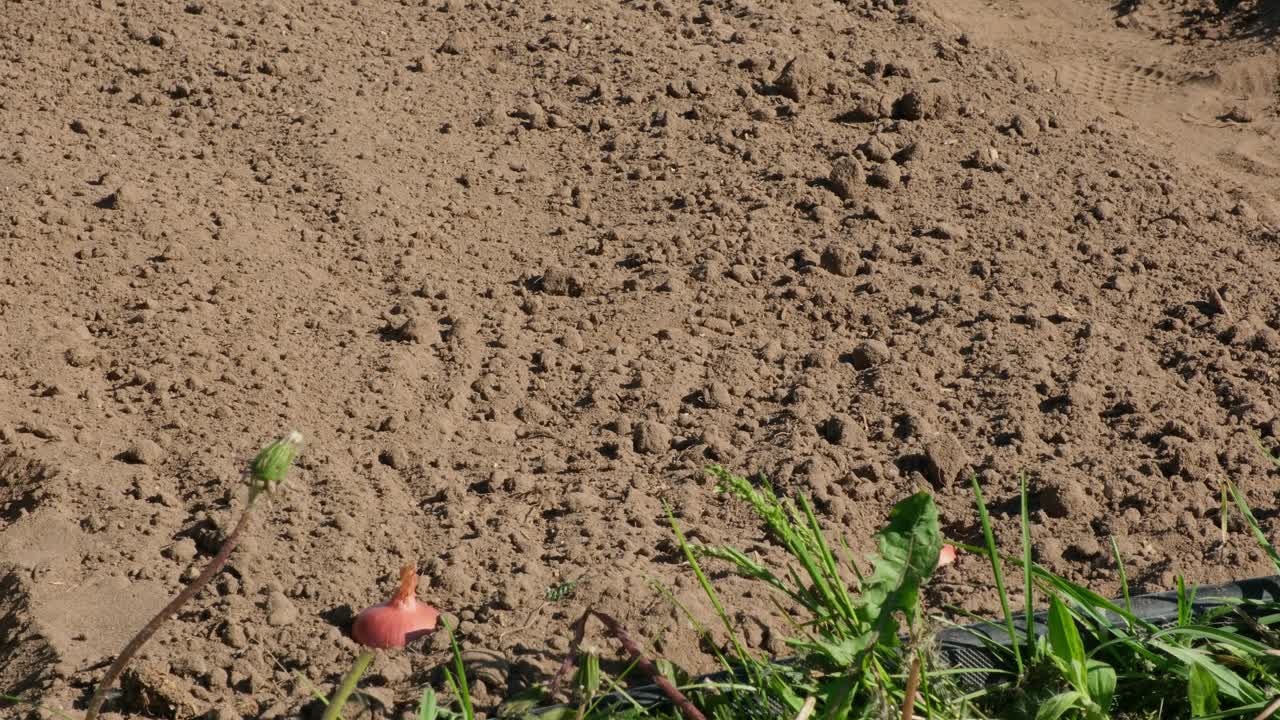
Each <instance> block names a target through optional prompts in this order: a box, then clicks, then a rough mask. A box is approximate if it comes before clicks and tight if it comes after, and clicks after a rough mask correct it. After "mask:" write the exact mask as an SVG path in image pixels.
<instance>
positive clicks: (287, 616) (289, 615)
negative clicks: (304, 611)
mask: <svg viewBox="0 0 1280 720" xmlns="http://www.w3.org/2000/svg"><path fill="white" fill-rule="evenodd" d="M297 619H298V608H297V606H295V605H294V604H293V601H292V600H290V599H289V598H288V597H286V596H285V594H284V593H282V592H280V591H278V590H276V591H273V592H272V593H271V594H270V595H268V596H267V624H268V625H271V626H273V627H281V626H284V625H289V624H292V623H293V621H294V620H297Z"/></svg>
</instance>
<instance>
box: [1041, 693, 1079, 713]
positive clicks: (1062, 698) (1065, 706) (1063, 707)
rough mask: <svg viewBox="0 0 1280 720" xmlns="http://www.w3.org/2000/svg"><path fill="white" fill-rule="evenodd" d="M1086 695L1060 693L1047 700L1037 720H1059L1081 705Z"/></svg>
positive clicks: (1042, 704)
mask: <svg viewBox="0 0 1280 720" xmlns="http://www.w3.org/2000/svg"><path fill="white" fill-rule="evenodd" d="M1083 699H1084V695H1083V694H1082V693H1079V692H1077V691H1075V690H1069V691H1067V692H1064V693H1059V694H1058V695H1054V696H1053V697H1051V698H1049V699H1048V700H1045V701H1044V702H1043V703H1041V704H1040V709H1039V710H1037V711H1036V720H1058V718H1060V717H1062V716H1063V715H1065V714H1066V713H1067V712H1068V711H1070V710H1071V709H1072V708H1074V707H1076V706H1077V705H1079V704H1080V701H1081V700H1083Z"/></svg>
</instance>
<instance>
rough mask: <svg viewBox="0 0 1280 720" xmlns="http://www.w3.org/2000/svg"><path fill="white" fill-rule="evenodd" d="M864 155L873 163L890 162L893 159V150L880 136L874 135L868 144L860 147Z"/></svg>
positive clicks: (865, 143) (868, 140)
mask: <svg viewBox="0 0 1280 720" xmlns="http://www.w3.org/2000/svg"><path fill="white" fill-rule="evenodd" d="M858 150H860V151H862V155H863V156H864V157H866V158H867V159H868V160H871V161H873V162H878V163H882V162H888V161H889V159H890V158H892V157H893V148H892V147H891V146H890V145H889V143H887V142H885V140H884V139H883V138H881V137H880V136H879V135H872V136H871V137H870V138H868V139H867V141H866V142H864V143H862V144H861V145H859V146H858Z"/></svg>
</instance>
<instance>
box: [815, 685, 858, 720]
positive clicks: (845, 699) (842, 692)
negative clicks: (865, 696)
mask: <svg viewBox="0 0 1280 720" xmlns="http://www.w3.org/2000/svg"><path fill="white" fill-rule="evenodd" d="M857 690H858V683H857V681H855V680H854V678H853V676H851V675H840V676H837V677H836V678H835V679H834V680H832V681H831V682H829V683H827V684H826V685H823V686H822V689H821V690H819V691H818V693H819V694H820V695H821V696H822V698H823V702H821V703H819V704H820V705H821V706H822V707H824V708H826V713H824V714H823V716H822V717H823V718H825V719H826V720H846V718H848V717H849V711H850V710H852V709H853V699H854V697H855V696H856V694H857Z"/></svg>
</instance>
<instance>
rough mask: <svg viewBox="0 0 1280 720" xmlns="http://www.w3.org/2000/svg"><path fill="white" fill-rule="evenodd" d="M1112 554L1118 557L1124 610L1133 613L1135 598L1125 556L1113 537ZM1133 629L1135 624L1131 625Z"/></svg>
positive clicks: (1117, 569)
mask: <svg viewBox="0 0 1280 720" xmlns="http://www.w3.org/2000/svg"><path fill="white" fill-rule="evenodd" d="M1111 555H1112V557H1114V558H1115V559H1116V572H1118V573H1119V574H1120V591H1121V592H1122V593H1123V594H1124V611H1125V612H1126V613H1127V614H1129V615H1132V614H1133V599H1132V598H1130V597H1129V576H1128V575H1126V574H1125V572H1124V558H1123V557H1121V556H1120V546H1119V545H1117V544H1116V539H1115V537H1114V536H1113V537H1112V538H1111ZM1129 629H1130V630H1132V629H1133V626H1132V625H1130V626H1129Z"/></svg>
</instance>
